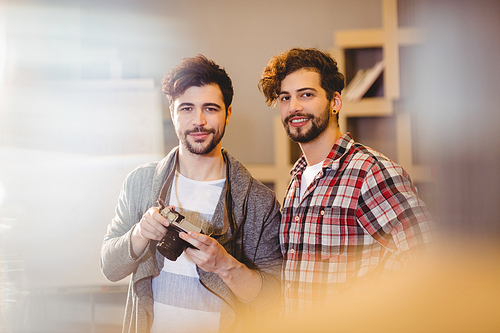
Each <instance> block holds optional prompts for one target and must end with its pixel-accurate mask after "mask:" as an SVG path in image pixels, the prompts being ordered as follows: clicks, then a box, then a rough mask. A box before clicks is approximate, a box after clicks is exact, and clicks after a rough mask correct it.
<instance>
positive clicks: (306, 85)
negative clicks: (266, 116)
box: [259, 48, 431, 315]
mask: <svg viewBox="0 0 500 333" xmlns="http://www.w3.org/2000/svg"><path fill="white" fill-rule="evenodd" d="M259 88H260V89H261V91H262V92H263V93H264V95H265V97H266V102H267V103H268V104H269V105H271V104H272V103H278V105H279V109H280V114H281V119H282V122H283V126H284V128H285V130H286V132H287V134H288V136H289V137H290V139H292V140H293V141H295V142H298V143H299V145H300V147H301V149H302V152H303V154H302V156H301V157H300V158H299V160H298V161H297V162H296V163H295V166H294V168H293V169H292V171H291V175H292V179H291V182H290V184H289V187H288V190H287V193H286V196H285V199H284V203H283V212H282V219H281V227H280V242H281V250H282V253H283V256H284V259H285V262H284V267H283V273H282V282H283V289H284V290H283V292H284V300H285V313H286V314H287V315H296V314H297V313H298V312H297V311H298V310H304V309H313V308H315V307H316V306H321V305H323V304H324V302H325V301H327V300H329V299H330V300H331V299H332V297H333V296H336V295H339V294H340V293H341V292H342V291H345V290H349V288H348V287H352V284H354V283H356V282H359V281H363V280H366V279H367V278H369V277H372V276H377V275H378V274H379V273H380V272H381V271H384V270H386V269H389V270H395V269H397V268H399V267H404V266H406V264H407V262H408V261H409V260H410V258H412V257H414V256H415V255H416V254H417V253H419V252H420V250H421V249H422V248H423V247H424V244H426V243H429V242H430V241H431V227H430V224H431V216H430V214H429V212H428V210H427V208H426V207H425V204H424V203H423V202H422V200H421V199H420V198H419V197H418V194H417V191H416V189H415V188H414V186H413V184H412V182H411V180H410V177H409V175H408V174H407V173H406V171H405V170H404V169H403V168H402V167H400V166H399V165H397V164H396V163H394V162H393V161H391V160H390V159H388V158H387V157H385V156H384V155H382V154H380V153H379V152H376V151H374V150H373V149H370V148H368V147H365V146H363V145H361V144H359V143H356V142H354V140H353V139H352V137H351V136H350V135H349V134H348V133H346V134H342V133H341V132H340V129H339V126H338V112H339V111H340V109H341V107H342V98H341V96H340V92H341V91H342V89H343V88H344V76H343V75H342V74H341V73H339V71H338V68H337V63H336V61H335V60H334V59H333V58H331V57H330V56H329V55H328V54H326V53H324V52H321V51H319V50H316V49H299V48H295V49H291V50H289V51H287V52H284V53H282V54H280V55H278V56H275V57H273V58H272V59H271V61H270V62H269V63H268V65H267V67H266V69H265V70H264V73H263V74H262V78H261V80H260V82H259Z"/></svg>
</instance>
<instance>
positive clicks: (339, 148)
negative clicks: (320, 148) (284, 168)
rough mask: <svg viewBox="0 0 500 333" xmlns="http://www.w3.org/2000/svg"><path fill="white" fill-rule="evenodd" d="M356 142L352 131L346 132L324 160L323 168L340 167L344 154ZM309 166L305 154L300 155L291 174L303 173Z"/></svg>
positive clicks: (334, 168)
mask: <svg viewBox="0 0 500 333" xmlns="http://www.w3.org/2000/svg"><path fill="white" fill-rule="evenodd" d="M353 144H354V140H353V138H352V136H351V134H350V133H344V135H342V136H341V137H340V138H339V139H338V140H337V141H336V142H335V144H334V145H333V147H332V150H331V151H330V153H329V154H328V156H327V157H326V158H325V160H324V161H323V166H322V168H323V169H324V168H330V169H333V170H336V169H338V168H339V163H340V159H341V157H342V156H343V155H345V154H346V153H347V152H348V151H349V149H350V148H351V146H352V145H353ZM306 167H307V162H306V158H305V156H304V154H302V155H301V156H300V158H299V159H298V160H297V162H295V165H294V166H293V168H292V170H291V171H290V174H291V175H292V176H294V175H297V174H299V173H300V174H302V172H303V171H304V169H305V168H306Z"/></svg>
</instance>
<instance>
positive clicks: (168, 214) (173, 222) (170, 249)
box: [156, 208, 201, 261]
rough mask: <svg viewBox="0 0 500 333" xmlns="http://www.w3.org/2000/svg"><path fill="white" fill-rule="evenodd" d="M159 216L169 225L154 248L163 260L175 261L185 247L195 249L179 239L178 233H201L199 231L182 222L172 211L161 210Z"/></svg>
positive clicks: (191, 225) (181, 218) (186, 222)
mask: <svg viewBox="0 0 500 333" xmlns="http://www.w3.org/2000/svg"><path fill="white" fill-rule="evenodd" d="M160 214H161V215H162V216H163V217H164V218H166V219H167V220H168V221H169V222H170V225H169V226H168V227H167V233H166V234H165V236H164V237H163V238H162V239H161V240H160V241H159V242H158V245H157V246H156V248H157V249H158V252H160V253H161V254H162V255H163V256H164V257H165V258H167V259H168V260H172V261H175V260H177V258H178V257H179V256H180V255H181V254H182V251H184V250H185V249H186V248H187V247H192V248H195V247H194V246H193V245H191V244H190V243H188V242H186V241H185V240H183V239H182V238H180V237H179V233H181V232H185V233H187V232H188V231H194V232H198V233H201V229H200V228H198V227H197V226H195V225H193V224H191V223H189V222H188V221H186V220H184V216H182V215H181V214H179V213H178V212H176V211H175V210H173V209H168V208H163V209H162V210H160Z"/></svg>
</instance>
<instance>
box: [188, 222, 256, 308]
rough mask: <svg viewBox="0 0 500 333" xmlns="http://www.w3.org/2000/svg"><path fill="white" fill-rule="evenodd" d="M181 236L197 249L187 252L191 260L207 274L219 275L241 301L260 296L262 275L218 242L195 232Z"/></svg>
mask: <svg viewBox="0 0 500 333" xmlns="http://www.w3.org/2000/svg"><path fill="white" fill-rule="evenodd" d="M179 236H180V237H181V238H182V239H183V240H185V241H186V242H188V243H190V244H192V245H193V246H194V247H195V248H187V249H186V250H185V252H186V254H187V255H188V256H189V258H191V260H193V262H194V263H195V264H196V265H197V266H198V267H200V268H201V269H203V270H204V271H205V272H212V273H215V274H217V275H219V276H220V277H221V279H222V281H224V283H226V285H227V286H228V287H229V288H230V289H231V290H232V291H233V293H234V294H235V295H236V297H238V298H239V299H240V300H242V301H246V300H251V299H253V298H254V297H255V296H256V295H257V294H258V292H259V290H260V288H261V283H262V281H261V280H260V275H259V274H258V273H257V272H255V271H253V270H251V269H249V268H248V267H247V266H245V265H244V264H242V263H240V262H239V261H238V260H236V259H235V258H234V257H233V256H232V255H230V254H229V253H227V251H226V249H224V247H223V246H222V245H221V244H220V243H219V242H218V241H217V240H215V239H214V238H212V237H209V236H207V235H203V234H200V233H196V232H193V231H189V232H188V233H187V234H186V233H180V235H179Z"/></svg>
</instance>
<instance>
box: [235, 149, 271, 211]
mask: <svg viewBox="0 0 500 333" xmlns="http://www.w3.org/2000/svg"><path fill="white" fill-rule="evenodd" d="M226 154H227V157H228V160H229V162H230V166H231V168H230V169H231V171H230V172H231V187H232V188H233V190H232V191H231V193H232V195H233V199H235V200H239V201H247V200H248V204H249V205H253V206H261V207H262V208H264V207H266V206H267V209H269V208H270V206H273V205H275V203H276V195H275V193H274V191H272V190H271V189H270V188H269V187H267V186H266V185H264V184H263V183H262V182H260V181H259V180H257V179H255V178H253V176H252V174H251V173H250V171H248V169H247V168H246V167H245V166H244V165H243V164H242V163H241V162H239V161H238V160H237V159H236V158H234V157H233V156H231V155H230V154H228V153H227V152H226ZM235 190H236V191H235Z"/></svg>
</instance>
